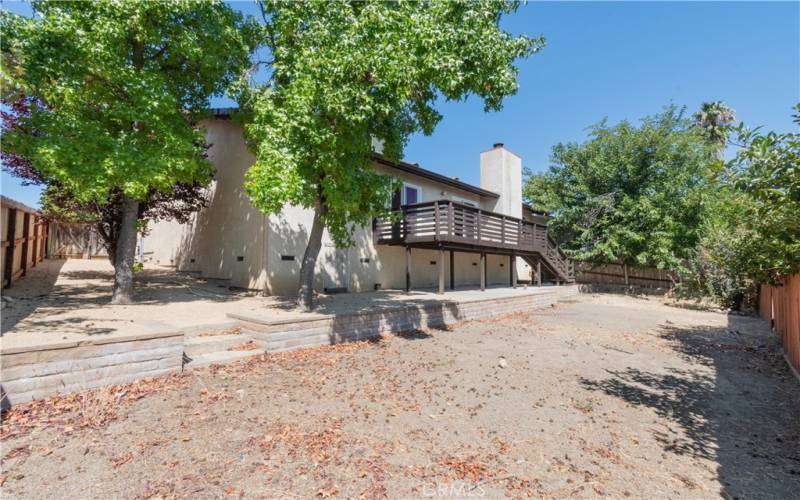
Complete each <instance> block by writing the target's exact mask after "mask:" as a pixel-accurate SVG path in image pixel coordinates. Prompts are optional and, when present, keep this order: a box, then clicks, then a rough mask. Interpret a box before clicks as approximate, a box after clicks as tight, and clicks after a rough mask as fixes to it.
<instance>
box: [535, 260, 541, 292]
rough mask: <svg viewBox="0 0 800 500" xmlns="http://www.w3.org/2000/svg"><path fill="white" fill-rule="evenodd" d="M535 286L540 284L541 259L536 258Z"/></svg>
mask: <svg viewBox="0 0 800 500" xmlns="http://www.w3.org/2000/svg"><path fill="white" fill-rule="evenodd" d="M536 286H542V261H541V260H540V259H536Z"/></svg>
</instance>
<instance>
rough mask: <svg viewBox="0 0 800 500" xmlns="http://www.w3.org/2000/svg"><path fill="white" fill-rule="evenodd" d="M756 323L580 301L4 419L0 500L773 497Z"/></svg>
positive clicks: (789, 428) (776, 462)
mask: <svg viewBox="0 0 800 500" xmlns="http://www.w3.org/2000/svg"><path fill="white" fill-rule="evenodd" d="M799 416H800V382H798V380H797V379H796V378H795V377H794V375H793V374H792V373H791V372H790V371H789V369H788V368H787V365H786V363H785V361H784V359H783V358H782V357H781V355H780V353H779V350H778V348H777V344H776V340H775V338H774V337H773V336H771V335H770V334H769V332H768V331H767V329H766V325H765V324H764V322H762V321H760V320H757V319H753V318H746V317H740V316H727V315H724V314H719V313H708V312H699V311H690V310H684V309H677V308H673V307H667V306H664V305H662V304H660V303H659V302H658V301H657V300H655V299H651V300H641V299H632V298H623V297H615V296H581V297H578V298H576V299H572V301H571V302H569V303H565V304H561V305H560V306H559V307H555V308H552V309H550V310H547V311H543V312H542V311H539V312H535V313H534V314H531V315H514V316H509V317H505V318H501V319H497V320H494V321H478V322H471V323H465V324H462V325H459V326H458V327H455V328H452V329H451V330H448V331H439V330H435V331H425V332H418V333H416V334H413V335H406V336H402V337H390V338H385V339H382V340H381V341H378V342H365V343H355V344H347V345H342V346H336V347H326V348H319V349H312V350H304V351H295V352H289V353H283V354H274V355H267V356H265V357H264V358H258V359H252V360H250V361H248V362H242V363H238V364H231V365H226V366H217V367H213V366H212V367H210V368H206V369H202V370H196V371H193V372H189V373H185V374H182V375H179V376H174V377H168V378H164V379H157V380H155V381H151V382H139V383H137V384H132V385H129V386H124V387H116V388H112V389H104V390H100V391H95V392H92V393H88V394H85V395H80V396H73V397H66V398H60V399H53V400H49V401H44V402H35V403H31V404H28V405H24V406H19V407H15V408H14V409H12V410H11V411H10V412H9V413H7V414H6V415H4V422H3V425H2V439H3V441H2V446H3V450H2V455H3V461H2V478H1V480H2V482H3V486H2V489H3V491H2V493H3V495H4V498H147V497H162V498H170V497H180V498H186V497H193V498H220V497H226V496H230V497H247V498H253V497H259V498H266V497H279V496H280V497H296V498H308V497H311V496H316V495H319V496H323V497H324V496H341V497H359V496H363V497H367V498H372V497H384V496H388V497H392V498H398V497H406V498H407V497H431V496H458V497H462V498H463V497H486V498H490V497H501V496H523V497H524V496H528V495H532V496H535V497H546V498H564V497H584V498H588V497H598V496H609V497H625V496H627V497H634V498H668V497H676V496H681V497H688V498H709V497H712V498H713V497H723V498H737V497H738V498H789V497H795V498H796V497H797V495H798V493H799V492H800V444H798V443H800V417H799Z"/></svg>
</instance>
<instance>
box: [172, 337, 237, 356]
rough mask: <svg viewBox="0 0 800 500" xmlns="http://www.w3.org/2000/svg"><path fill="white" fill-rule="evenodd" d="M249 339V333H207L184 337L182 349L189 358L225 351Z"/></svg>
mask: <svg viewBox="0 0 800 500" xmlns="http://www.w3.org/2000/svg"><path fill="white" fill-rule="evenodd" d="M249 340H251V337H250V336H249V335H242V334H239V335H235V334H228V335H208V336H203V337H186V340H185V341H184V344H183V351H184V352H185V353H186V355H187V356H189V357H190V358H194V357H195V356H201V355H203V354H209V353H213V352H225V351H227V350H228V349H230V348H231V347H234V346H237V345H240V344H244V343H245V342H248V341H249Z"/></svg>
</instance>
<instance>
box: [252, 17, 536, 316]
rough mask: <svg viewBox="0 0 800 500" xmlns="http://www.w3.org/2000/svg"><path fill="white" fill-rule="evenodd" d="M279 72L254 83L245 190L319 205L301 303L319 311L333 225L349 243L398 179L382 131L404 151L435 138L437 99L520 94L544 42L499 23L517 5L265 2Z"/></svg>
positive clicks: (266, 203)
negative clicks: (316, 289)
mask: <svg viewBox="0 0 800 500" xmlns="http://www.w3.org/2000/svg"><path fill="white" fill-rule="evenodd" d="M260 5H261V8H262V12H263V18H264V26H263V43H264V45H265V47H266V49H267V50H266V52H268V53H269V57H270V60H268V61H266V63H267V64H268V72H269V78H268V81H267V82H266V83H264V84H261V85H258V86H256V87H255V88H252V89H249V88H248V89H245V90H244V91H243V92H242V96H241V98H240V102H241V106H242V108H243V109H246V110H248V111H250V112H251V113H252V115H251V121H250V122H249V124H247V126H246V135H247V138H248V141H249V144H250V146H251V149H252V151H253V152H254V154H255V157H256V162H255V164H254V165H253V166H252V167H251V168H250V170H249V171H248V173H247V177H246V183H245V188H246V190H247V193H248V194H249V196H250V199H251V201H252V202H253V204H254V205H255V206H256V207H258V208H259V209H261V210H262V211H264V212H267V213H278V212H280V211H281V209H282V208H283V207H284V205H286V204H287V203H288V204H293V205H298V206H302V207H306V208H311V209H313V210H314V219H313V224H312V227H311V231H310V236H309V241H308V244H307V246H306V250H305V253H304V255H303V261H302V267H301V271H300V287H299V295H300V297H299V300H298V305H299V306H300V307H303V308H306V309H310V308H311V307H312V295H313V277H314V268H315V265H316V260H317V257H318V255H319V251H320V248H321V243H322V236H323V231H324V230H325V229H326V228H327V230H328V231H329V233H330V235H331V236H332V238H333V240H334V242H335V243H336V244H337V245H339V246H347V245H349V244H350V243H351V239H352V231H353V229H354V227H355V226H358V225H365V224H368V223H369V222H370V221H371V219H372V217H374V216H375V215H378V214H382V213H385V211H386V208H385V207H386V206H387V204H388V201H389V199H390V196H391V193H392V190H393V189H394V187H395V183H394V182H393V180H392V179H391V178H389V177H387V176H383V175H379V174H378V173H376V172H375V171H374V170H373V169H372V167H371V165H370V158H371V151H372V142H371V141H372V139H373V138H375V139H378V140H380V141H382V143H383V147H384V149H383V153H384V155H386V156H388V157H389V158H392V159H399V158H400V156H401V154H402V150H403V147H404V145H405V143H406V142H407V140H408V138H409V136H410V135H411V134H412V133H415V132H420V131H421V132H423V133H424V134H431V133H432V132H433V129H434V127H435V125H436V124H437V123H438V122H439V120H440V119H441V115H440V114H439V113H438V112H437V111H436V109H435V107H434V105H435V102H436V100H437V98H440V97H441V98H444V99H446V100H461V99H464V98H466V96H468V95H470V94H475V95H477V96H479V97H480V98H481V99H483V101H484V106H485V109H486V110H487V111H489V110H497V109H499V108H500V107H501V103H502V100H503V98H504V97H506V96H508V95H511V94H513V93H515V91H516V90H517V69H516V67H515V66H514V61H515V60H516V59H517V58H519V57H526V56H529V55H531V54H533V53H535V52H536V51H538V50H539V49H540V48H541V47H542V45H543V40H542V39H541V38H528V37H525V36H513V35H511V34H509V33H507V32H505V31H503V30H502V29H500V27H499V23H500V19H501V17H502V16H503V15H504V14H508V13H511V12H513V11H515V10H516V8H517V6H518V4H517V2H498V1H484V2H458V1H441V2H382V1H366V2H345V1H342V2H282V1H263V2H261V4H260Z"/></svg>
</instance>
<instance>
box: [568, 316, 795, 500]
mask: <svg viewBox="0 0 800 500" xmlns="http://www.w3.org/2000/svg"><path fill="white" fill-rule="evenodd" d="M753 322H759V323H761V324H754V323H753ZM754 327H755V328H754ZM742 330H746V331H747V332H748V333H743V331H742ZM753 331H756V332H760V333H759V334H754V333H751V332H753ZM659 335H660V336H661V337H662V338H664V339H666V340H668V341H669V342H670V344H671V345H672V347H673V349H675V350H676V351H677V352H678V353H680V355H682V356H684V357H685V358H687V359H689V360H690V361H691V362H692V363H693V364H695V365H697V364H700V365H701V368H698V369H689V370H682V369H668V370H666V371H661V372H649V371H645V370H640V369H634V368H628V369H626V370H621V371H607V373H608V374H609V378H606V379H603V380H599V381H597V380H587V379H583V380H582V385H583V386H584V387H586V388H587V389H590V390H596V391H602V392H604V393H606V394H608V395H611V396H615V397H617V398H620V399H622V400H624V401H626V402H628V403H630V404H632V405H637V406H642V407H647V408H650V409H652V410H653V411H655V412H656V413H657V414H658V415H659V416H661V417H663V418H666V419H667V420H669V421H671V422H672V423H674V424H675V426H677V427H678V428H679V429H680V431H682V432H677V433H671V432H661V431H657V430H653V432H654V433H655V438H656V440H657V441H658V442H659V443H661V445H662V447H663V449H664V451H665V452H667V453H675V454H679V455H689V456H692V457H696V458H705V459H710V460H713V461H716V463H717V475H718V479H719V481H720V483H721V484H722V486H723V491H722V493H723V497H725V498H792V497H794V498H796V497H797V495H798V493H800V383H798V381H797V380H796V378H795V377H794V376H793V374H792V373H791V372H790V370H789V368H788V366H787V364H786V362H785V360H784V358H783V356H782V354H781V352H780V347H779V345H778V343H777V339H776V338H775V336H774V335H771V334H769V333H768V332H766V323H765V322H762V321H761V320H758V319H755V318H746V317H741V316H729V317H728V324H727V326H726V327H724V328H714V327H699V328H676V327H674V326H671V325H664V326H662V327H661V330H660V332H659ZM702 366H705V367H707V368H709V369H707V370H704V369H702Z"/></svg>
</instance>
